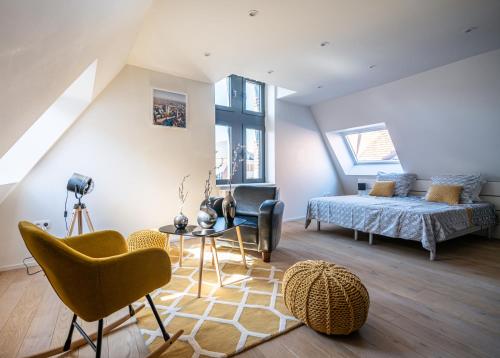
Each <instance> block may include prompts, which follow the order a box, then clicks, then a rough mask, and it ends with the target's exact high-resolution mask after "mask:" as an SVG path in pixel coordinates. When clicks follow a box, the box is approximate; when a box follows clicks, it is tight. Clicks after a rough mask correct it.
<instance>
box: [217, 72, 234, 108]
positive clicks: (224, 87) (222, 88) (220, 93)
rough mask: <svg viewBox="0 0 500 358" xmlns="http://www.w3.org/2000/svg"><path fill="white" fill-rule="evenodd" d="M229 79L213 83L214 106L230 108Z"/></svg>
mask: <svg viewBox="0 0 500 358" xmlns="http://www.w3.org/2000/svg"><path fill="white" fill-rule="evenodd" d="M229 83H230V79H229V77H226V78H223V79H222V80H220V81H219V82H216V83H215V104H216V105H218V106H224V107H231V98H230V96H229V90H230V87H231V86H230V84H229Z"/></svg>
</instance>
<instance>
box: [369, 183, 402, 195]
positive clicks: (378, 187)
mask: <svg viewBox="0 0 500 358" xmlns="http://www.w3.org/2000/svg"><path fill="white" fill-rule="evenodd" d="M395 188H396V182H394V181H376V182H375V184H373V188H372V190H371V191H370V194H369V195H371V196H388V197H390V196H393V195H394V189H395Z"/></svg>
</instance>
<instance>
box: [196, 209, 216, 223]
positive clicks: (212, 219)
mask: <svg viewBox="0 0 500 358" xmlns="http://www.w3.org/2000/svg"><path fill="white" fill-rule="evenodd" d="M197 220H198V225H200V227H201V228H202V229H211V228H212V227H213V226H214V225H215V223H216V222H217V212H216V211H215V210H214V209H212V208H211V207H209V206H206V205H202V206H201V207H200V211H199V212H198V217H197Z"/></svg>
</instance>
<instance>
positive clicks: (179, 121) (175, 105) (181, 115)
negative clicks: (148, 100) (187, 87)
mask: <svg viewBox="0 0 500 358" xmlns="http://www.w3.org/2000/svg"><path fill="white" fill-rule="evenodd" d="M186 108H187V96H186V94H183V93H176V92H170V91H165V90H161V89H156V88H155V89H153V124H154V125H157V126H163V127H176V128H186V121H187V118H186Z"/></svg>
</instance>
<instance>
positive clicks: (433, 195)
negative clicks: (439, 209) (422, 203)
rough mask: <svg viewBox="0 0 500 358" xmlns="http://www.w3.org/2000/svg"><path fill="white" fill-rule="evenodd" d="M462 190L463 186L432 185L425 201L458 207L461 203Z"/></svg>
mask: <svg viewBox="0 0 500 358" xmlns="http://www.w3.org/2000/svg"><path fill="white" fill-rule="evenodd" d="M462 189H463V187H462V186H461V185H431V186H430V188H429V190H427V194H426V195H425V200H427V201H433V202H437V203H447V204H450V205H457V204H458V203H459V202H460V194H461V193H462Z"/></svg>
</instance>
